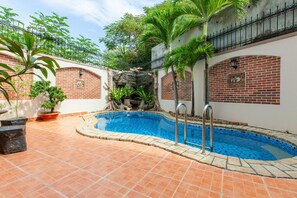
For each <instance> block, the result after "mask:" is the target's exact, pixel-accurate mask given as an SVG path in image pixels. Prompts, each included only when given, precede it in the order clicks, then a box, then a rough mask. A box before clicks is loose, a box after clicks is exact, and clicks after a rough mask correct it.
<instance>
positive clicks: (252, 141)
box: [95, 112, 297, 160]
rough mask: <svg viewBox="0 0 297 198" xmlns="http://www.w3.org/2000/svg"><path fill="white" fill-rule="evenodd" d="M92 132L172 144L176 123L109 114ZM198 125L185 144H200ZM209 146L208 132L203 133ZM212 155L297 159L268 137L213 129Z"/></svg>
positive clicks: (284, 145) (130, 114) (145, 114)
mask: <svg viewBox="0 0 297 198" xmlns="http://www.w3.org/2000/svg"><path fill="white" fill-rule="evenodd" d="M96 118H97V119H98V123H97V124H96V126H95V128H97V129H100V130H104V131H106V132H124V133H134V134H142V135H150V136H155V137H160V138H165V139H169V140H172V141H174V137H175V136H174V132H175V121H173V120H170V119H168V118H166V117H164V116H163V115H160V114H155V113H149V112H110V113H103V114H98V115H96ZM201 130H202V128H201V125H195V124H188V125H187V140H188V141H190V142H194V143H197V144H201ZM179 143H183V123H179ZM206 145H207V146H209V128H207V129H206ZM213 145H214V147H213V152H215V153H219V154H223V155H228V156H234V157H239V158H244V159H255V160H279V159H283V158H289V157H292V156H296V155H297V148H296V147H295V146H293V145H291V144H289V143H287V142H284V141H281V140H278V139H276V138H271V137H268V136H264V135H260V134H256V133H252V132H246V131H240V130H233V129H225V128H217V127H214V144H213Z"/></svg>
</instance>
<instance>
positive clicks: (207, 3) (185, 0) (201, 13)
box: [174, 0, 260, 104]
mask: <svg viewBox="0 0 297 198" xmlns="http://www.w3.org/2000/svg"><path fill="white" fill-rule="evenodd" d="M258 1H260V0H174V3H175V5H176V6H178V4H180V3H182V4H183V8H184V15H185V16H188V17H189V18H190V19H191V20H193V21H195V20H196V21H199V22H202V26H203V36H204V42H207V36H208V24H209V22H210V21H211V19H212V18H213V17H214V16H216V15H218V14H221V13H222V12H223V11H225V10H227V9H234V10H235V12H236V14H237V15H238V16H240V15H242V14H243V13H245V11H246V8H247V7H248V5H249V4H256V3H257V2H258ZM177 2H180V3H177ZM204 60H205V104H208V103H209V91H208V86H209V85H208V84H209V82H208V56H207V55H204Z"/></svg>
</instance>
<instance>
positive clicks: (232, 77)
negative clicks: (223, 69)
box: [227, 72, 245, 88]
mask: <svg viewBox="0 0 297 198" xmlns="http://www.w3.org/2000/svg"><path fill="white" fill-rule="evenodd" d="M227 84H228V88H237V87H245V72H242V73H238V74H229V75H228V79H227Z"/></svg>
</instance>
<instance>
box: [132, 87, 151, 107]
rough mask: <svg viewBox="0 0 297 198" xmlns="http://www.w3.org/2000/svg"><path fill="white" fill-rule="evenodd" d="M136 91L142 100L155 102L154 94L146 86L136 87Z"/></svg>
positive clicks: (148, 102) (149, 102)
mask: <svg viewBox="0 0 297 198" xmlns="http://www.w3.org/2000/svg"><path fill="white" fill-rule="evenodd" d="M135 93H136V94H137V95H138V97H139V98H140V99H141V100H143V102H144V104H151V103H152V102H153V98H154V94H153V93H152V92H149V91H146V90H145V89H144V87H139V88H138V89H136V91H135Z"/></svg>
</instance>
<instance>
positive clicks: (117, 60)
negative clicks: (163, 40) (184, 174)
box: [99, 13, 158, 70]
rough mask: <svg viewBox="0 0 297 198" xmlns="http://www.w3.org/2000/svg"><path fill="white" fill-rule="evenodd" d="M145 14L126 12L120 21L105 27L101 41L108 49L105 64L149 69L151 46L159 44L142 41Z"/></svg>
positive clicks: (114, 66) (125, 68) (104, 57)
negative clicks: (138, 14)
mask: <svg viewBox="0 0 297 198" xmlns="http://www.w3.org/2000/svg"><path fill="white" fill-rule="evenodd" d="M142 18H143V16H134V15H132V14H128V13H126V14H125V15H124V16H123V17H122V18H121V19H120V20H119V21H116V22H114V23H111V24H110V25H107V26H105V27H104V30H105V32H106V36H105V37H103V38H100V39H99V41H100V42H102V43H104V44H105V46H106V48H107V50H106V51H105V52H104V54H103V64H104V65H105V66H107V67H111V68H115V69H121V70H129V68H132V67H142V68H143V69H145V70H146V69H149V68H150V64H147V63H149V62H150V59H151V48H152V47H153V46H155V45H157V44H158V42H156V41H154V40H150V41H149V42H140V38H141V34H142V32H143V25H142Z"/></svg>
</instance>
